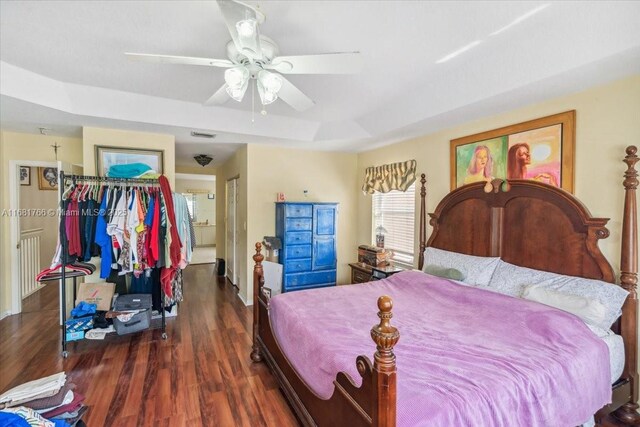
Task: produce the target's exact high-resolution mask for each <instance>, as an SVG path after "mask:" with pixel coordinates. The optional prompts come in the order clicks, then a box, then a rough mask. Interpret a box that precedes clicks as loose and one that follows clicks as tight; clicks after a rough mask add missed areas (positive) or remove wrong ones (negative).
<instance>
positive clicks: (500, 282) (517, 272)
mask: <svg viewBox="0 0 640 427" xmlns="http://www.w3.org/2000/svg"><path fill="white" fill-rule="evenodd" d="M558 276H559V275H558V274H555V273H549V272H548V271H540V270H534V269H532V268H526V267H518V266H517V265H513V264H509V263H508V262H504V261H502V260H500V261H498V264H497V266H496V270H495V272H494V273H493V276H492V277H491V281H490V282H489V286H488V287H489V288H491V289H492V290H494V291H497V292H500V293H502V294H505V295H511V296H512V297H519V296H520V295H521V294H522V288H524V286H526V285H540V284H550V283H551V282H553V280H556V279H557V278H558Z"/></svg>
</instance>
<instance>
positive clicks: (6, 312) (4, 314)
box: [0, 310, 11, 320]
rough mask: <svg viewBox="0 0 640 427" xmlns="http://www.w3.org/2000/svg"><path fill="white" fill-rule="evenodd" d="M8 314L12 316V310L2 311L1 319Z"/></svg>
mask: <svg viewBox="0 0 640 427" xmlns="http://www.w3.org/2000/svg"><path fill="white" fill-rule="evenodd" d="M7 316H11V311H9V310H7V311H5V312H4V313H0V320H2V319H4V318H5V317H7Z"/></svg>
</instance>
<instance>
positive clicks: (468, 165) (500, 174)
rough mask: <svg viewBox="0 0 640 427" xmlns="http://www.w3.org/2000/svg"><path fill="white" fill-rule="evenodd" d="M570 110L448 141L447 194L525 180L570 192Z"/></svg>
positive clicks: (572, 143)
mask: <svg viewBox="0 0 640 427" xmlns="http://www.w3.org/2000/svg"><path fill="white" fill-rule="evenodd" d="M575 122H576V112H575V110H572V111H567V112H564V113H560V114H554V115H553V116H547V117H542V118H540V119H536V120H530V121H528V122H524V123H518V124H515V125H511V126H506V127H503V128H500V129H494V130H491V131H487V132H482V133H478V134H475V135H470V136H465V137H463V138H458V139H454V140H451V147H450V151H451V153H450V165H451V169H450V170H451V175H450V181H451V189H452V190H453V189H455V188H458V187H461V186H463V185H466V184H471V183H474V182H481V181H488V180H491V179H494V178H500V179H531V180H536V181H540V182H544V183H546V184H550V185H553V186H556V187H560V188H562V189H564V190H566V191H569V192H573V176H574V175H573V161H574V160H573V155H574V147H575Z"/></svg>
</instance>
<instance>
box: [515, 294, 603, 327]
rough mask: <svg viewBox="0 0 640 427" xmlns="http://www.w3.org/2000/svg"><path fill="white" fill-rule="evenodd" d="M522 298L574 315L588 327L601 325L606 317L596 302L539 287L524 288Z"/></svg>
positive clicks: (601, 307)
mask: <svg viewBox="0 0 640 427" xmlns="http://www.w3.org/2000/svg"><path fill="white" fill-rule="evenodd" d="M522 298H524V299H528V300H530V301H536V302H539V303H542V304H545V305H548V306H551V307H555V308H558V309H560V310H562V311H566V312H568V313H571V314H575V315H576V316H578V317H579V318H580V319H582V321H583V322H585V323H588V324H590V325H601V324H602V323H603V322H604V319H605V316H606V307H605V306H604V305H603V304H602V303H601V302H600V301H598V300H595V299H591V298H587V297H584V296H580V295H571V294H563V293H562V292H557V291H553V290H551V289H547V288H545V287H544V286H540V285H530V286H525V287H524V289H523V291H522Z"/></svg>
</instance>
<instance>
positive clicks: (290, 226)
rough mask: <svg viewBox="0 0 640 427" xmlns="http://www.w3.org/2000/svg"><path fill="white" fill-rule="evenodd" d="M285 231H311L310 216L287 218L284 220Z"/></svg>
mask: <svg viewBox="0 0 640 427" xmlns="http://www.w3.org/2000/svg"><path fill="white" fill-rule="evenodd" d="M285 230H286V231H299V230H300V231H306V230H309V231H311V218H287V219H286V220H285Z"/></svg>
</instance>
